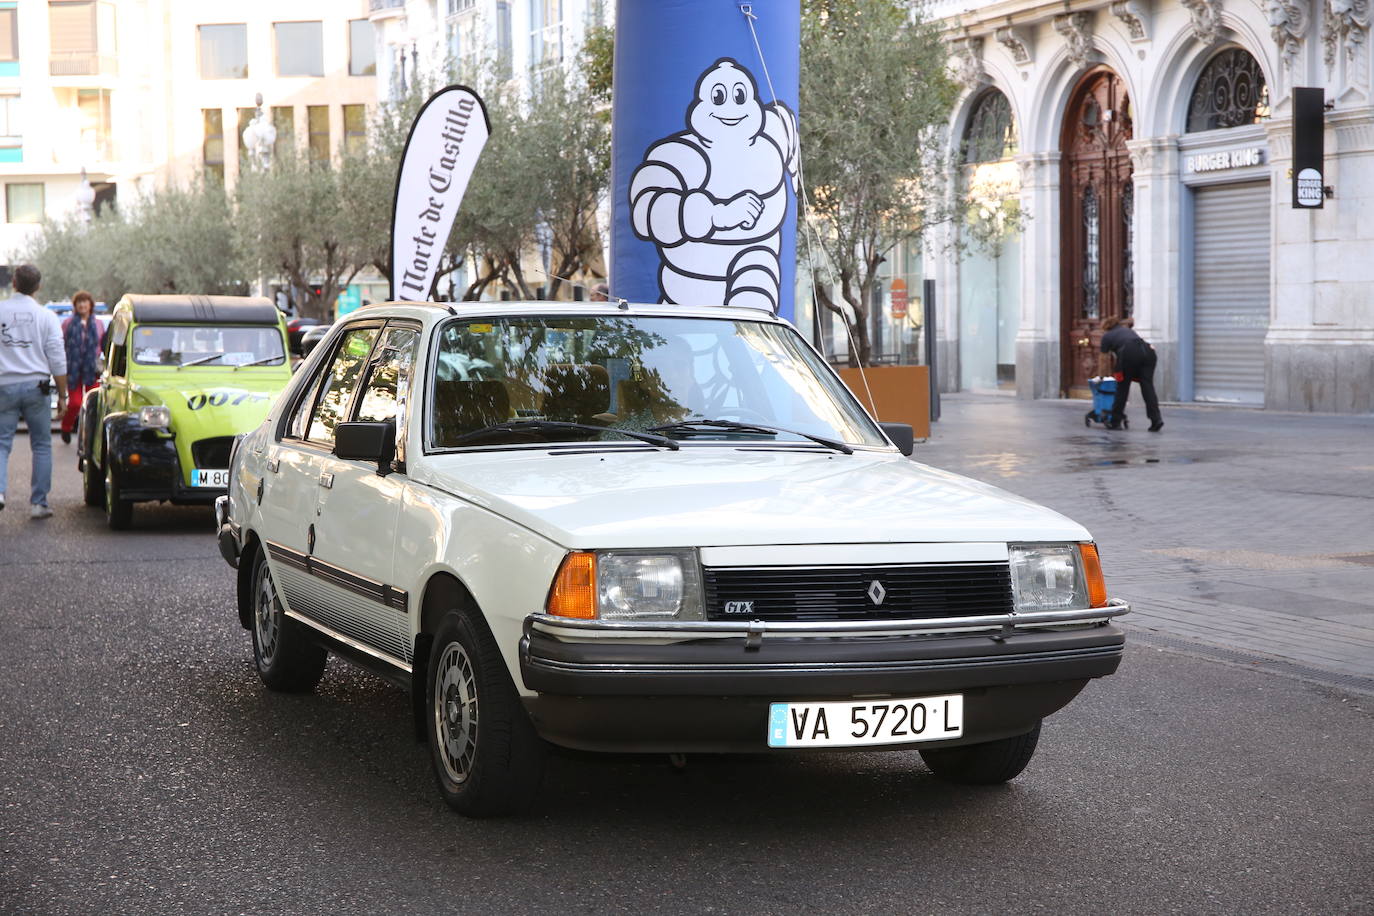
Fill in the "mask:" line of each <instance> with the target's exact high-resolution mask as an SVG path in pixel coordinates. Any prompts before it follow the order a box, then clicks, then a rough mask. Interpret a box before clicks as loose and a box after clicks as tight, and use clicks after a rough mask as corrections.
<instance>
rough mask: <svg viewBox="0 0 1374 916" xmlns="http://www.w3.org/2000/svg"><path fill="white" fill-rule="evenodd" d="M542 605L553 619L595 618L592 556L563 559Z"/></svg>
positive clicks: (579, 555) (594, 563)
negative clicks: (547, 597)
mask: <svg viewBox="0 0 1374 916" xmlns="http://www.w3.org/2000/svg"><path fill="white" fill-rule="evenodd" d="M546 605H547V608H548V612H549V613H550V614H553V615H555V616H557V617H578V618H581V619H583V620H594V619H595V618H596V554H594V553H587V552H578V553H570V554H568V555H567V556H566V557H564V558H563V565H561V566H559V567H558V575H556V576H554V577H553V587H552V588H551V589H549V600H548V601H547V602H546Z"/></svg>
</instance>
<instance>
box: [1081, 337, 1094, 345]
mask: <svg viewBox="0 0 1374 916" xmlns="http://www.w3.org/2000/svg"><path fill="white" fill-rule="evenodd" d="M1078 345H1079V346H1080V347H1091V346H1092V345H1093V342H1092V338H1089V337H1080V338H1078Z"/></svg>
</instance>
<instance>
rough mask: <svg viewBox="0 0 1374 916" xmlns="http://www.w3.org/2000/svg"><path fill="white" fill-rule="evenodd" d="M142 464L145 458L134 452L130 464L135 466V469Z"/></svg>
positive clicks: (130, 457)
mask: <svg viewBox="0 0 1374 916" xmlns="http://www.w3.org/2000/svg"><path fill="white" fill-rule="evenodd" d="M142 463H143V456H142V455H140V454H139V453H138V452H134V453H133V454H132V455H130V456H129V464H131V465H133V466H134V467H138V466H139V465H140V464H142Z"/></svg>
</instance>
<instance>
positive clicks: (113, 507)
mask: <svg viewBox="0 0 1374 916" xmlns="http://www.w3.org/2000/svg"><path fill="white" fill-rule="evenodd" d="M109 455H110V453H109V449H106V450H105V522H106V524H108V525H109V526H110V528H111V529H113V530H115V531H123V530H124V529H125V528H128V527H129V526H130V525H131V524H133V520H134V504H133V503H132V502H130V501H129V500H127V499H125V498H124V497H123V496H122V495H121V494H120V492H119V478H118V476H117V475H116V474H115V469H114V464H113V463H112V462H111V461H110V460H109ZM88 463H89V462H88Z"/></svg>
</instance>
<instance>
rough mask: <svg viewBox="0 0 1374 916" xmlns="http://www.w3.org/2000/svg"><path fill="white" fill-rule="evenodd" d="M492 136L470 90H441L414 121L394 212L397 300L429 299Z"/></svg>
mask: <svg viewBox="0 0 1374 916" xmlns="http://www.w3.org/2000/svg"><path fill="white" fill-rule="evenodd" d="M490 135H491V121H490V120H488V118H487V108H486V106H485V105H484V104H482V99H481V97H480V96H478V95H477V93H475V92H473V91H472V90H471V89H469V88H467V87H466V86H449V87H447V88H445V89H441V90H439V91H438V92H436V93H434V95H432V96H430V97H429V100H428V101H427V102H425V104H424V106H423V107H421V109H420V113H419V114H417V115H416V116H415V123H414V124H412V125H411V127H410V136H409V137H408V138H407V139H406V147H405V152H403V153H402V154H401V168H400V171H399V172H398V173H397V175H396V200H395V203H394V204H392V208H391V298H392V299H393V300H396V301H402V302H423V301H425V300H427V299H429V297H430V287H431V286H432V285H433V284H434V275H435V273H436V272H437V271H438V269H439V260H440V256H441V255H442V254H443V252H444V245H445V244H446V243H447V242H448V234H449V230H450V229H452V228H453V218H454V217H455V216H456V215H457V213H458V207H459V206H460V205H461V204H462V203H463V194H464V192H466V191H467V188H468V179H470V178H471V177H472V170H473V168H474V167H475V166H476V165H477V157H478V156H480V155H481V153H482V147H483V146H485V145H486V142H487V137H488V136H490Z"/></svg>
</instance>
